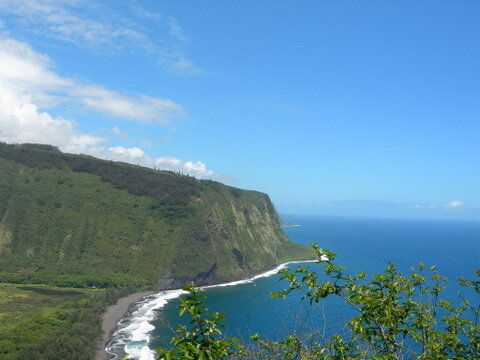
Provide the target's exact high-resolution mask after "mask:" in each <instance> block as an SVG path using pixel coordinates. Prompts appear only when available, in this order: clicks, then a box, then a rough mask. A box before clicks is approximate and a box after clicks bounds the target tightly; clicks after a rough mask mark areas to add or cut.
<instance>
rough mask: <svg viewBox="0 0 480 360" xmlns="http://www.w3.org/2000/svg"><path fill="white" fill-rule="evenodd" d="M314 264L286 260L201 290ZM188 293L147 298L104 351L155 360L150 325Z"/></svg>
mask: <svg viewBox="0 0 480 360" xmlns="http://www.w3.org/2000/svg"><path fill="white" fill-rule="evenodd" d="M310 262H316V260H304V261H289V262H286V263H283V264H281V265H279V266H277V267H276V268H274V269H272V270H269V271H266V272H264V273H262V274H259V275H255V276H253V277H251V278H249V279H245V280H237V281H231V282H228V283H223V284H215V285H208V286H202V287H200V289H201V290H208V289H213V288H218V287H225V286H236V285H241V284H248V283H252V282H254V281H255V280H258V279H260V278H265V277H269V276H272V275H275V274H277V273H278V272H279V271H280V270H282V269H285V268H286V267H288V266H289V265H292V264H302V263H310ZM185 294H187V292H186V291H184V290H181V289H177V290H165V291H160V292H159V293H157V294H154V295H150V296H147V297H146V298H145V299H144V300H142V301H141V302H139V303H137V304H136V305H135V306H134V309H135V310H134V311H133V312H132V313H131V315H130V316H128V317H127V318H125V319H122V320H121V321H120V322H119V324H118V329H117V330H116V331H115V333H114V334H113V340H112V341H111V342H110V344H109V345H108V346H107V348H106V349H105V350H106V351H107V352H108V353H109V354H111V355H112V356H114V358H115V359H118V356H117V355H116V354H115V353H114V351H115V350H118V349H121V348H122V347H123V349H122V350H123V351H124V352H125V354H127V358H128V359H131V360H154V359H155V352H154V351H153V350H152V349H150V347H149V346H148V345H149V343H150V333H151V332H152V331H153V330H155V326H154V325H152V322H153V321H154V320H155V319H156V311H157V310H160V309H162V308H163V307H164V306H165V305H166V304H167V303H168V302H170V301H172V300H174V299H177V298H179V297H180V296H182V295H185Z"/></svg>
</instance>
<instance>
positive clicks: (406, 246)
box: [132, 216, 480, 359]
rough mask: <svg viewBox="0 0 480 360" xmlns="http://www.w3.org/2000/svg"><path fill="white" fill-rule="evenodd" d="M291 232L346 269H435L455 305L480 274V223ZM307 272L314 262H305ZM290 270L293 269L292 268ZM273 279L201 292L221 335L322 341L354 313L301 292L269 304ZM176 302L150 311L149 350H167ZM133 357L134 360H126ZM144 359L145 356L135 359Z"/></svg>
mask: <svg viewBox="0 0 480 360" xmlns="http://www.w3.org/2000/svg"><path fill="white" fill-rule="evenodd" d="M283 219H284V220H285V221H286V222H287V223H290V224H297V225H299V226H296V227H285V228H284V231H285V232H286V233H287V235H288V236H289V237H290V239H291V240H292V241H294V242H297V243H302V244H311V243H314V242H315V243H317V244H319V246H320V247H322V248H325V249H329V250H331V251H333V252H335V253H337V254H338V257H337V263H338V264H340V265H344V266H346V267H347V268H348V269H349V270H351V271H355V272H357V271H366V272H368V273H369V274H373V273H378V272H381V271H382V270H383V269H384V268H385V266H386V264H387V262H393V263H395V264H397V265H398V267H399V268H400V269H401V270H402V271H409V269H410V268H411V267H413V266H416V265H418V263H419V262H423V263H425V264H426V265H436V266H437V269H438V271H439V272H440V273H441V274H443V275H445V276H447V277H448V278H449V286H450V288H449V290H448V291H447V292H446V294H445V295H446V296H447V297H449V298H450V299H453V300H454V301H455V299H459V295H458V290H459V289H460V288H459V287H458V286H457V285H456V280H457V279H458V278H459V277H461V276H466V277H471V278H473V273H474V271H475V269H477V268H480V222H473V221H472V222H469V221H447V220H398V219H377V218H375V219H374V218H334V217H307V216H284V217H283ZM308 265H309V266H310V267H311V268H312V269H315V268H317V269H318V270H320V267H319V265H317V264H308ZM292 266H297V265H292ZM279 278H280V276H279V275H273V276H271V277H265V278H260V279H257V280H255V281H254V282H252V283H246V284H240V285H236V286H229V287H221V288H214V289H209V290H207V291H205V294H206V295H207V297H208V298H207V300H206V306H207V307H208V308H209V310H211V311H223V312H224V313H225V314H226V317H227V321H226V333H227V334H228V335H231V336H236V337H239V338H243V339H247V338H248V337H249V335H251V334H254V333H261V334H263V336H264V337H265V338H268V339H271V340H275V339H279V338H281V337H282V336H284V335H286V334H287V333H290V332H292V331H294V330H295V331H317V332H319V333H320V334H321V335H325V336H329V335H332V334H333V333H335V332H343V331H345V323H346V321H347V319H349V318H350V317H351V316H353V315H355V311H354V310H352V309H351V308H349V307H348V306H347V305H345V304H344V303H342V302H341V301H340V300H338V299H332V300H328V301H325V302H322V303H320V304H318V305H315V306H310V305H309V304H308V303H302V302H301V301H300V294H297V295H293V296H289V297H288V298H287V299H272V298H271V296H270V293H271V292H272V291H277V290H280V289H283V288H285V287H286V285H287V283H286V282H281V281H279ZM177 306H178V299H174V300H172V301H170V302H168V303H167V304H166V305H165V306H164V307H163V308H162V309H160V310H155V311H156V317H157V320H155V321H153V322H152V324H153V325H154V326H155V329H154V330H153V331H152V332H151V333H150V344H149V346H150V348H153V347H155V346H159V345H162V346H165V345H167V344H168V342H169V340H170V338H171V336H172V331H171V330H170V329H169V328H176V327H177V325H178V324H179V323H183V322H184V320H183V319H181V318H179V316H178V311H177ZM132 358H135V357H132ZM137 358H142V359H144V358H145V359H146V358H148V357H137Z"/></svg>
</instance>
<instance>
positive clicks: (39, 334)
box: [0, 284, 105, 360]
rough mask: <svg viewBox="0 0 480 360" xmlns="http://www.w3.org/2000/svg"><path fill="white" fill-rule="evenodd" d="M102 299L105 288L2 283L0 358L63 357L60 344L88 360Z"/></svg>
mask: <svg viewBox="0 0 480 360" xmlns="http://www.w3.org/2000/svg"><path fill="white" fill-rule="evenodd" d="M104 300H105V290H96V289H65V288H62V289H60V288H54V287H46V286H39V285H11V284H0V359H2V360H13V359H36V358H38V359H40V358H41V359H44V360H47V359H57V358H58V359H61V358H62V357H61V356H62V355H61V352H60V351H59V348H63V349H65V351H68V358H69V359H89V358H90V356H91V354H92V352H93V350H94V347H95V339H96V337H97V336H98V335H99V333H100V322H99V321H100V315H101V312H102V310H103V306H102V303H103V301H104ZM92 320H93V321H92ZM73 325H74V326H73ZM72 326H73V327H74V328H77V329H79V327H81V328H82V330H84V331H82V332H77V333H76V334H74V333H72V332H75V331H74V329H73V328H72ZM92 337H93V341H91V338H92ZM39 355H41V357H38V356H39Z"/></svg>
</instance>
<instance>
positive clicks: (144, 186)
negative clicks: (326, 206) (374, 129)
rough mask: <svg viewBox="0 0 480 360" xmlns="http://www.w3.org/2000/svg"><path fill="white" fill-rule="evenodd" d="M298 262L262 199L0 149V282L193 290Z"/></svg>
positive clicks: (82, 159) (22, 149)
mask: <svg viewBox="0 0 480 360" xmlns="http://www.w3.org/2000/svg"><path fill="white" fill-rule="evenodd" d="M308 256H309V252H308V250H306V249H305V248H303V247H300V246H298V245H294V244H292V243H290V242H289V240H288V239H287V237H286V236H285V235H284V233H283V232H282V230H281V228H280V225H279V219H278V215H277V213H276V211H275V209H274V207H273V205H272V203H271V201H270V199H269V198H268V196H267V195H265V194H262V193H259V192H254V191H245V190H240V189H236V188H232V187H228V186H225V185H223V184H220V183H217V182H214V181H205V180H204V181H201V180H196V179H194V178H192V177H188V176H183V175H179V174H174V173H172V172H167V171H156V170H152V169H148V168H143V167H139V166H134V165H129V164H125V163H117V162H111V161H104V160H99V159H95V158H93V157H88V156H83V155H71V154H64V153H61V152H60V151H59V150H58V149H56V148H54V147H51V146H47V145H32V144H24V145H7V144H1V143H0V281H1V280H4V281H16V282H23V281H25V282H27V281H28V282H44V283H50V284H57V285H73V286H125V285H135V286H152V285H154V286H156V287H176V286H180V285H183V284H185V283H186V282H188V281H192V280H193V281H194V282H195V283H196V284H198V285H201V284H209V283H215V282H219V281H228V280H233V279H238V278H242V277H246V276H249V275H251V274H253V273H256V272H259V271H262V270H265V269H267V268H270V267H272V266H273V265H275V264H277V263H279V262H282V261H285V260H287V259H299V258H306V257H308Z"/></svg>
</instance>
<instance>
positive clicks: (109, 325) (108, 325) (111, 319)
mask: <svg viewBox="0 0 480 360" xmlns="http://www.w3.org/2000/svg"><path fill="white" fill-rule="evenodd" d="M151 294H154V292H152V291H145V292H141V293H135V294H131V295H128V296H125V297H123V298H121V299H119V300H118V302H117V303H116V304H115V305H111V306H109V307H108V308H107V310H106V311H105V313H104V314H103V317H102V331H103V334H102V340H101V341H100V342H99V343H98V345H97V351H96V353H95V357H94V360H108V359H110V356H109V354H108V353H107V352H106V351H105V347H106V346H107V345H108V343H109V342H110V340H111V337H112V334H113V332H114V331H115V328H116V326H117V323H118V321H120V320H121V319H122V318H124V317H125V315H126V314H127V313H128V311H129V309H130V307H131V306H132V305H133V304H135V303H137V302H139V301H140V300H142V299H143V298H144V297H145V296H148V295H151Z"/></svg>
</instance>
